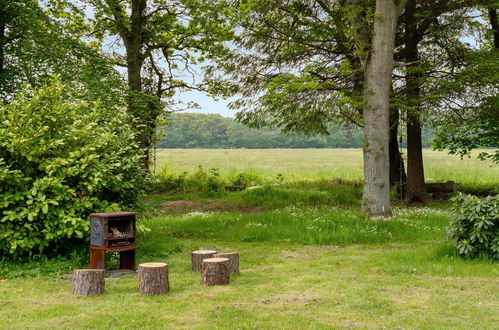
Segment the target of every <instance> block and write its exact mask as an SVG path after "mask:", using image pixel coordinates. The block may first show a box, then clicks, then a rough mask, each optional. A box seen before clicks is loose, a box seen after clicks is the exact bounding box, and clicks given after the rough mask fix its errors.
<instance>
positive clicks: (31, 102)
mask: <svg viewBox="0 0 499 330" xmlns="http://www.w3.org/2000/svg"><path fill="white" fill-rule="evenodd" d="M72 95H74V94H73V93H72V92H71V90H70V89H69V88H67V87H65V86H62V85H61V84H60V83H59V82H58V81H57V79H54V80H53V81H52V82H51V83H50V84H49V85H48V86H46V87H43V88H40V89H38V90H32V89H29V88H28V89H26V90H25V91H24V92H23V93H21V94H20V95H18V96H17V97H16V98H15V99H14V100H12V102H11V103H9V104H5V105H0V256H1V255H4V256H7V255H10V256H22V255H27V254H28V255H36V254H40V253H41V252H42V251H45V252H47V250H48V249H56V248H58V247H59V246H61V244H60V243H62V242H64V243H67V242H68V241H70V240H72V239H82V238H86V237H88V235H87V232H88V227H89V224H88V220H87V216H88V214H89V213H91V212H99V211H111V210H117V209H118V208H120V205H121V207H123V206H127V207H131V206H133V205H135V203H136V202H137V201H138V199H139V197H140V196H141V195H142V192H143V189H144V185H145V184H146V182H147V174H146V173H145V171H144V170H143V169H142V168H141V159H142V152H141V151H140V149H139V148H138V147H137V145H136V143H135V142H134V141H135V138H134V133H133V130H132V127H131V122H130V118H129V117H128V115H127V114H126V112H125V111H124V110H122V109H120V108H102V107H101V106H100V105H99V104H98V103H91V104H90V103H87V102H84V101H81V100H75V99H73V98H72Z"/></svg>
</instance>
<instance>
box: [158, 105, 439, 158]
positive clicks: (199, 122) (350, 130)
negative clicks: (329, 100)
mask: <svg viewBox="0 0 499 330" xmlns="http://www.w3.org/2000/svg"><path fill="white" fill-rule="evenodd" d="M160 130H162V131H163V132H164V133H165V136H163V137H162V138H161V140H160V141H159V143H158V144H157V147H158V148H206V149H237V148H247V149H270V148H361V147H362V130H361V129H360V128H358V127H353V126H352V127H345V126H340V125H331V126H330V128H329V133H330V134H329V135H315V136H306V135H296V134H293V135H287V134H283V133H281V131H280V130H279V129H277V128H260V129H255V128H248V127H246V126H244V125H242V124H240V123H238V122H236V121H235V120H234V119H232V118H229V117H223V116H221V115H218V114H197V113H182V114H175V115H173V116H172V117H171V118H170V122H169V123H168V125H166V126H164V127H161V128H160ZM432 138H433V132H432V130H431V129H429V128H424V129H423V143H424V145H425V146H429V141H431V139H432ZM404 144H405V143H404Z"/></svg>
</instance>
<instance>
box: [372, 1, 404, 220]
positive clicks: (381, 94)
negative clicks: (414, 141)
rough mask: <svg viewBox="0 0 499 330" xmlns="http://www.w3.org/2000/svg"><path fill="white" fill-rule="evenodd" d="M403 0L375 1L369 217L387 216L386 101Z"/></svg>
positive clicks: (388, 98)
mask: <svg viewBox="0 0 499 330" xmlns="http://www.w3.org/2000/svg"><path fill="white" fill-rule="evenodd" d="M405 3H406V0H400V1H395V0H377V1H376V11H375V14H374V16H375V19H374V35H373V38H372V49H371V52H370V54H369V56H368V58H367V63H366V71H365V79H364V81H365V86H364V87H365V88H364V100H365V105H364V110H363V122H364V150H363V151H364V152H363V154H364V182H365V183H364V192H363V196H362V208H363V210H364V211H366V212H367V213H369V215H371V216H389V215H391V208H390V167H389V150H388V149H389V129H390V127H389V120H388V119H389V118H388V117H389V112H390V111H389V100H390V89H391V84H392V71H393V64H394V63H393V62H394V61H393V51H394V47H395V32H396V27H397V20H398V17H399V15H400V12H401V10H402V8H403V7H404V5H405Z"/></svg>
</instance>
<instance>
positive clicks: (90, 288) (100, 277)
mask: <svg viewBox="0 0 499 330" xmlns="http://www.w3.org/2000/svg"><path fill="white" fill-rule="evenodd" d="M105 273H106V271H105V270H104V269H77V270H75V271H74V272H73V293H74V294H78V295H83V296H88V295H93V294H101V293H103V292H104V284H105V280H104V275H105Z"/></svg>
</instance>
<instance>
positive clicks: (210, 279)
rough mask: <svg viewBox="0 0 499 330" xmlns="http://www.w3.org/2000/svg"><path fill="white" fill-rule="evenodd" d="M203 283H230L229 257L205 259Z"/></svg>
mask: <svg viewBox="0 0 499 330" xmlns="http://www.w3.org/2000/svg"><path fill="white" fill-rule="evenodd" d="M202 283H203V285H224V284H229V259H227V258H209V259H205V260H203V276H202Z"/></svg>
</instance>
